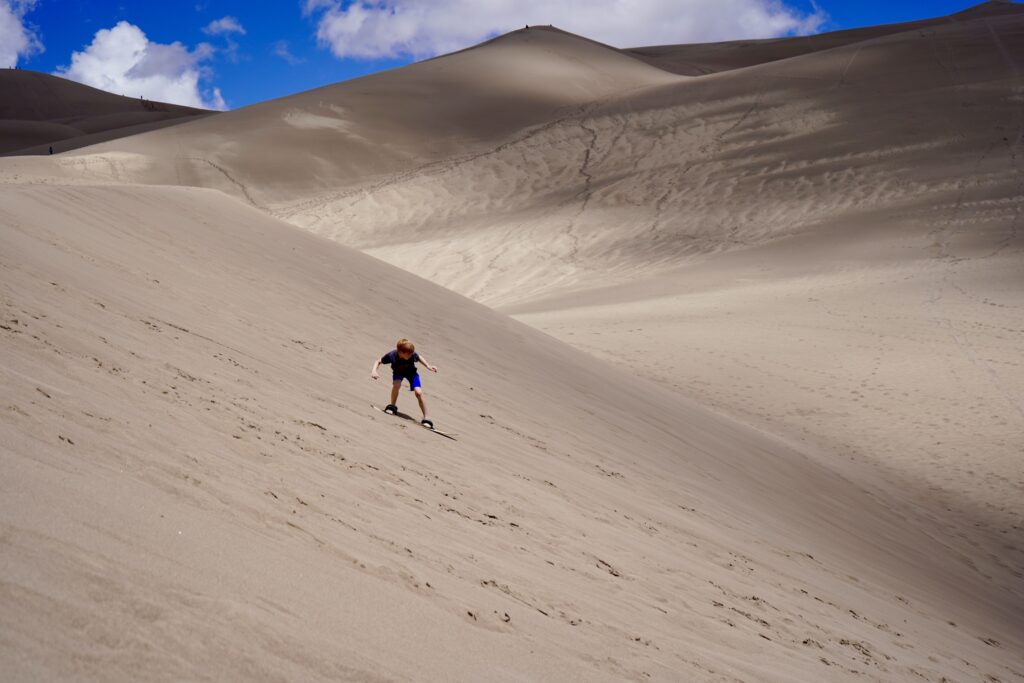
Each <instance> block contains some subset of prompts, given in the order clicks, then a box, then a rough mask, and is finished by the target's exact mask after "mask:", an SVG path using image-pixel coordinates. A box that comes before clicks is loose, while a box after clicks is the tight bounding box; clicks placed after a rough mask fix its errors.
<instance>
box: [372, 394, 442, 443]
mask: <svg viewBox="0 0 1024 683" xmlns="http://www.w3.org/2000/svg"><path fill="white" fill-rule="evenodd" d="M370 407H371V408H373V409H374V410H379V411H380V412H382V413H384V409H383V408H378V407H377V406H375V405H374V404H372V403H371V404H370ZM384 414H385V415H388V414H389V413H384ZM395 417H400V418H402V419H403V420H409V421H410V422H415V423H416V424H418V425H419V426H420V427H423V428H424V429H426V430H427V431H430V432H433V433H435V434H437V435H439V436H443V437H445V438H446V439H451V440H452V441H458V439H456V438H455V437H454V436H452V435H451V434H447V433H445V432H442V431H439V430H437V429H434V428H433V427H428V426H427V425H425V424H421V423H420V421H419V420H417V419H416V418H415V417H413V416H412V415H406V414H405V413H403V412H402V411H398V412H397V413H395Z"/></svg>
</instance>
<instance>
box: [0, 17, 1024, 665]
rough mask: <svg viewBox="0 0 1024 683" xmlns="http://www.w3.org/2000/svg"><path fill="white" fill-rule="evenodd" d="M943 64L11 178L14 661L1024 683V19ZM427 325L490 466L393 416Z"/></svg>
mask: <svg viewBox="0 0 1024 683" xmlns="http://www.w3.org/2000/svg"><path fill="white" fill-rule="evenodd" d="M903 28H905V27H903ZM900 29H901V27H883V28H878V29H875V30H869V31H864V32H861V33H851V32H846V33H845V34H844V35H840V34H833V35H830V36H822V37H816V38H814V39H812V41H811V43H813V44H814V46H815V47H814V49H813V50H812V51H809V52H806V53H803V54H797V53H799V52H801V51H802V49H803V48H799V49H796V48H794V46H798V45H799V44H800V43H799V41H791V42H786V41H780V42H778V43H771V44H769V43H757V44H755V45H753V46H751V48H749V49H748V48H744V47H742V46H741V45H739V44H732V45H722V46H717V47H715V46H696V47H693V48H692V49H691V50H689V51H687V49H686V48H681V47H680V48H679V49H678V50H677V49H675V48H673V49H672V50H662V51H661V56H662V57H663V58H665V59H674V60H678V63H680V64H682V63H683V62H686V61H687V60H689V61H695V60H696V59H697V58H696V57H695V56H694V55H698V56H699V58H700V60H703V61H700V64H701V65H702V68H704V67H708V69H709V70H715V71H720V72H719V73H712V74H708V75H702V76H699V77H687V76H683V75H679V74H676V73H670V72H668V71H666V70H664V69H659V68H655V67H654V66H652V65H651V64H649V63H646V62H644V61H642V60H640V59H637V58H636V57H635V56H634V55H630V54H628V53H627V52H625V51H620V50H615V49H613V48H610V47H608V46H604V45H601V44H599V43H594V42H592V41H589V40H586V39H584V38H581V37H578V36H573V35H571V34H566V33H564V32H561V31H558V30H556V29H551V28H546V27H540V28H531V29H529V30H524V31H517V32H514V33H512V34H509V35H507V36H503V37H501V38H498V39H496V40H494V41H490V42H488V43H485V44H483V45H481V46H478V47H476V48H473V49H470V50H466V51H462V52H459V53H455V54H453V55H448V56H444V57H441V58H437V59H434V60H430V61H427V62H422V63H419V64H416V65H413V66H411V67H407V68H405V69H399V70H395V71H391V72H386V73H381V74H377V75H374V76H371V77H367V78H363V79H358V80H355V81H351V82H348V83H343V84H339V85H336V86H329V87H327V88H321V89H319V90H315V91H310V92H308V93H302V94H299V95H296V96H292V97H288V98H282V99H280V100H276V101H272V102H267V103H263V104H260V105H256V106H254V107H248V108H246V109H242V110H238V111H234V112H227V113H223V114H218V115H216V116H210V117H207V118H203V119H200V120H195V121H191V122H187V123H182V124H180V125H176V126H174V127H171V128H166V129H163V130H159V131H153V132H148V133H145V134H142V135H136V136H133V137H130V138H123V139H118V140H111V141H107V142H104V143H102V144H99V145H94V146H92V147H89V148H87V149H81V150H78V151H77V152H74V153H70V154H62V155H60V156H59V157H54V158H11V159H5V160H3V162H2V163H0V180H2V183H3V184H2V185H0V195H2V197H0V241H2V244H0V273H2V275H0V335H3V336H4V352H3V355H2V363H0V372H2V373H3V375H4V385H5V386H6V387H8V391H7V393H6V395H5V397H4V400H5V406H4V408H5V410H4V412H3V413H2V415H3V418H2V419H0V443H3V444H4V446H3V450H2V451H0V452H2V456H3V462H4V468H5V473H6V476H5V477H4V478H3V479H2V480H0V486H2V487H3V493H2V495H0V501H2V502H0V522H2V527H0V539H2V540H0V544H2V545H0V547H2V548H3V550H2V552H0V563H2V564H0V568H2V572H0V577H2V578H0V581H2V583H0V586H2V593H0V595H2V596H3V597H2V598H0V601H2V606H3V608H4V609H3V610H0V614H3V616H2V617H0V619H2V622H0V623H2V624H3V625H2V627H0V633H2V634H3V637H2V638H0V662H2V663H3V667H4V669H5V670H8V671H12V672H13V678H14V679H16V680H36V679H40V678H60V679H83V680H95V679H103V680H138V679H140V678H142V679H154V678H155V679H168V680H170V679H181V678H187V679H191V678H203V677H207V678H211V679H225V678H232V677H239V676H241V677H243V678H246V679H268V680H269V679H275V680H278V679H281V678H284V679H288V680H337V679H351V680H467V681H468V680H506V679H507V680H523V679H527V680H587V681H592V680H609V681H611V680H615V681H619V680H665V681H678V680H742V681H762V680H787V681H788V680H802V681H819V680H850V681H854V680H857V681H861V680H875V681H892V680H920V679H925V680H932V681H940V680H942V679H943V678H945V679H946V680H1004V681H1005V680H1014V679H1018V678H1024V661H1022V657H1021V655H1020V653H1021V652H1024V628H1022V627H1024V622H1022V617H1021V615H1022V614H1024V592H1022V583H1021V579H1022V570H1021V568H1022V566H1024V561H1022V560H1024V557H1022V548H1024V546H1022V545H1021V528H1022V526H1021V524H1022V523H1021V515H1022V514H1024V508H1022V506H1021V500H1024V498H1022V497H1021V495H1020V494H1021V492H1024V481H1022V475H1021V468H1020V459H1019V458H1020V453H1021V450H1022V448H1024V442H1022V441H1021V436H1020V435H1021V434H1024V370H1022V368H1024V366H1022V365H1021V362H1020V358H1021V357H1022V352H1024V348H1022V346H1024V343H1022V342H1021V339H1024V337H1022V335H1021V334H1020V333H1021V332H1022V331H1024V314H1022V312H1021V305H1020V301H1019V299H1020V297H1019V292H1020V285H1021V281H1020V277H1021V272H1022V271H1021V268H1020V262H1021V249H1022V247H1024V243H1022V237H1021V232H1020V229H1019V228H1020V221H1021V220H1022V219H1021V215H1022V213H1024V199H1022V197H1024V173H1022V168H1021V165H1020V163H1021V157H1020V154H1021V152H1022V150H1024V147H1022V144H1021V143H1022V140H1024V82H1022V78H1021V71H1020V69H1021V67H1022V65H1024V11H1022V10H1021V8H1020V7H1019V6H1014V5H1007V4H1006V3H986V4H984V5H982V6H979V7H978V8H975V9H974V10H972V11H969V12H966V13H961V14H959V15H953V16H952V17H949V18H948V19H945V20H942V21H933V22H919V23H915V24H914V25H913V26H912V28H910V29H909V30H900ZM677 47H678V46H677ZM791 49H793V51H792V52H789V50H791ZM749 50H753V52H750V51H749ZM741 53H743V54H744V55H745V56H742V57H741V56H740V55H741ZM749 54H755V55H759V56H757V57H756V59H755V62H756V63H748V62H746V61H744V60H745V59H747V58H748V57H747V56H746V55H749ZM715 60H717V61H715ZM708 65H712V66H714V69H710V67H709V66H708ZM676 70H680V69H676ZM173 186H184V187H173ZM189 186H199V188H200V189H197V188H196V187H189ZM213 190H219V192H217V191H213ZM282 219H283V220H282ZM284 221H287V222H284ZM295 226H300V227H302V228H304V229H305V230H296V229H295ZM309 233H316V234H309ZM325 237H326V238H329V239H324V238H325ZM338 242H341V243H344V244H345V245H348V246H350V247H356V248H358V249H359V250H362V251H363V252H367V253H368V254H369V255H372V256H374V257H378V258H379V259H382V260H384V261H388V262H390V263H391V264H392V265H387V264H384V263H381V262H380V261H379V260H376V259H374V258H371V257H370V256H368V255H367V254H363V253H359V252H358V251H355V250H352V249H350V248H347V247H344V246H341V245H339V244H337V243H338ZM394 266H398V267H399V268H396V267H394ZM403 271H405V272H403ZM417 275H418V276H423V277H426V278H427V279H429V280H432V281H433V283H434V284H431V283H429V282H426V281H424V280H422V279H419V278H418V277H417ZM439 285H441V286H443V287H446V288H449V289H443V288H442V287H441V286H439ZM450 290H454V292H453V291H450ZM456 292H457V293H456ZM459 294H464V295H467V296H469V297H472V298H473V299H476V300H477V302H479V303H475V302H473V301H471V300H469V299H465V298H463V297H462V296H460V295H459ZM483 304H486V305H487V306H490V307H493V308H497V309H499V310H500V311H503V312H505V313H511V314H513V315H515V316H516V317H517V318H519V319H521V320H522V321H524V322H527V323H529V325H530V326H527V325H524V324H522V323H521V322H517V321H516V320H513V319H511V318H509V317H507V316H506V315H503V314H502V313H499V312H496V311H495V310H493V308H488V307H486V306H485V305H483ZM534 328H540V329H541V330H543V331H546V332H548V333H550V334H551V335H554V336H555V337H558V338H561V339H562V340H563V341H558V340H556V339H552V338H551V337H550V336H548V335H546V334H543V333H542V332H539V331H537V330H536V329H534ZM399 334H410V335H412V336H414V337H415V338H416V340H417V342H418V343H419V344H420V345H421V348H422V350H423V351H424V353H425V354H426V355H428V357H430V359H431V360H432V361H433V362H435V363H437V364H438V365H439V366H441V370H442V372H441V373H440V374H438V375H436V376H434V375H430V376H428V377H427V378H426V382H427V386H428V390H429V400H430V401H431V405H432V409H433V411H434V417H435V419H436V420H437V421H438V424H439V426H440V427H442V428H445V429H448V430H451V431H453V432H456V433H457V438H458V439H459V441H457V442H454V443H453V442H449V441H447V440H443V439H441V438H439V437H437V436H436V435H432V434H429V433H427V432H426V431H424V430H422V429H420V428H418V427H416V426H415V425H408V424H406V423H404V422H400V421H397V420H393V419H391V418H387V417H385V416H383V415H381V414H380V413H379V412H375V411H373V410H372V409H371V408H370V407H369V405H368V404H369V403H370V402H371V401H381V400H382V399H383V397H384V391H385V390H384V387H382V386H380V385H375V384H372V383H371V382H370V380H369V379H368V378H367V374H368V371H369V364H370V363H371V362H372V360H373V358H374V357H376V356H379V354H380V353H381V352H383V351H384V350H385V349H386V348H387V345H388V344H390V343H391V342H392V341H393V338H394V337H396V336H398V335H399ZM563 342H568V344H566V343H563ZM694 399H696V400H694ZM402 402H403V407H406V408H409V409H411V408H412V405H410V404H411V403H412V402H411V401H410V399H409V398H408V397H403V399H402Z"/></svg>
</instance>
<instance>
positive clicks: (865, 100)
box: [19, 2, 1024, 531]
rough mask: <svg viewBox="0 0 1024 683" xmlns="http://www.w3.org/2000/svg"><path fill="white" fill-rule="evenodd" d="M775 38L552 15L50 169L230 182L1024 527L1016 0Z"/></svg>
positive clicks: (1023, 61) (347, 238)
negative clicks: (652, 63) (631, 35)
mask: <svg viewBox="0 0 1024 683" xmlns="http://www.w3.org/2000/svg"><path fill="white" fill-rule="evenodd" d="M808 41H810V42H808ZM771 45H772V50H769V51H768V52H763V51H762V52H763V54H761V56H760V57H758V58H757V59H755V60H754V61H755V62H762V61H763V62H764V63H757V64H754V65H753V66H748V67H746V68H738V66H737V65H736V64H733V67H735V68H730V69H729V70H727V71H724V72H721V73H715V74H710V75H706V76H702V77H699V78H687V77H684V76H675V75H672V74H668V73H666V72H663V71H660V70H657V69H654V68H651V67H649V66H647V65H646V64H644V63H642V62H640V61H638V60H636V59H634V58H633V57H631V56H628V53H626V52H622V51H617V50H614V49H612V48H609V47H607V46H602V45H600V44H597V43H593V42H591V41H587V40H585V39H582V38H579V37H576V36H572V35H569V34H566V33H563V32H560V31H557V30H553V29H548V28H546V27H540V28H532V29H530V30H528V31H518V32H515V33H513V34H509V35H508V36H504V37H502V38H500V39H497V40H495V41H491V42H489V43H486V44H484V45H482V46H479V47H477V48H474V49H471V50H467V51H463V52H461V53H457V54H455V55H451V56H446V57H442V58H438V59H435V60H431V61H429V62H425V63H421V64H417V65H414V66H413V67H409V68H407V69H401V70H397V71H393V72H388V73H384V74H378V75H376V76H373V77H369V78H364V79H359V80H356V81H351V82H348V83H344V84H340V85H337V86H331V87H328V88H323V89H320V90H316V91H311V92H310V93H303V94H301V95H297V96H294V97H290V98H284V99H281V100H277V101H274V102H270V103H266V104H263V105H259V106H256V107H251V108H248V109H245V110H240V111H237V112H230V113H227V114H223V115H219V116H217V117H214V118H209V119H205V120H202V121H197V122H195V123H191V124H187V125H184V126H177V127H175V128H172V129H168V130H164V131H159V132H156V133H151V134H147V135H142V136H136V137H134V138H130V139H125V140H119V141H115V142H111V143H107V144H106V145H100V146H97V147H93V148H89V150H87V151H86V150H83V152H82V153H81V154H79V155H77V156H70V157H67V158H64V159H62V160H61V161H60V163H61V164H62V166H61V170H60V171H59V172H61V173H65V174H70V175H71V176H73V177H75V178H81V177H83V175H84V176H85V177H90V178H93V179H95V180H96V181H104V182H107V181H111V180H114V179H116V178H131V179H134V180H139V181H144V182H153V183H183V184H198V185H204V186H208V187H215V188H218V189H222V190H224V191H226V192H228V193H231V194H234V195H235V196H238V197H239V198H241V199H243V200H245V201H248V202H250V203H252V204H254V205H256V206H259V207H260V208H262V209H263V210H265V211H267V212H269V213H272V214H274V215H277V216H279V217H282V218H285V219H286V220H288V221H290V222H292V223H294V224H297V225H300V226H303V227H306V228H308V229H310V230H312V231H314V232H316V233H318V234H321V235H325V236H328V237H331V238H334V239H337V240H340V241H342V242H344V243H345V244H348V245H351V246H355V247H357V248H360V249H363V250H364V251H367V252H368V253H370V254H373V255H375V256H377V257H379V258H382V259H384V260H387V261H389V262H391V263H393V264H395V265H398V266H400V267H402V268H404V269H406V270H409V271H411V272H414V273H417V274H419V275H422V276H424V277H427V278H429V279H431V280H433V281H435V282H437V283H439V284H442V285H444V286H446V287H450V288H452V289H454V290H456V291H459V292H461V293H464V294H466V295H468V296H471V297H473V298H474V299H476V300H478V301H481V302H484V303H486V304H489V305H492V306H500V307H504V310H506V311H509V312H513V313H516V314H518V315H520V316H521V319H522V320H524V321H527V322H530V323H531V324H534V325H536V326H540V327H542V329H545V330H547V331H549V332H551V333H552V334H556V335H558V336H560V337H561V338H562V339H565V340H567V341H570V342H572V343H573V344H576V345H577V346H579V347H581V348H585V349H587V350H588V351H591V352H594V353H599V354H602V356H603V357H604V358H609V359H615V360H616V361H619V362H621V363H623V364H625V365H626V366H627V367H630V368H632V369H634V370H635V371H637V372H640V373H642V374H645V375H647V376H650V377H652V378H654V379H656V380H658V381H662V382H663V383H665V384H667V385H669V386H672V387H674V388H676V389H677V390H679V391H682V392H684V393H687V394H688V395H690V396H694V397H699V398H700V399H701V400H702V401H704V402H706V403H710V404H712V405H715V406H717V407H719V408H720V409H722V410H724V411H725V412H728V413H731V414H734V415H740V416H743V417H744V419H751V420H754V421H756V422H758V423H759V424H761V425H762V426H765V427H766V428H768V429H770V430H772V431H776V432H780V433H785V434H788V435H790V436H791V437H792V438H794V439H814V440H816V441H817V443H818V444H819V445H823V446H826V447H828V448H832V449H835V450H837V451H838V452H841V453H844V454H845V455H846V456H847V457H852V458H857V459H865V460H868V461H873V462H876V463H878V464H882V465H884V466H885V467H890V468H893V469H894V471H897V472H904V473H908V474H911V475H912V476H914V477H916V478H922V479H923V480H924V481H927V482H928V483H929V485H931V486H933V487H934V488H935V490H936V492H937V493H939V494H942V493H943V492H945V493H949V494H954V495H955V496H962V495H966V496H967V497H968V498H969V499H971V500H972V501H973V502H974V503H975V504H978V505H982V506H986V507H988V509H989V511H990V512H992V513H993V514H995V515H996V516H997V518H998V519H999V520H1000V522H999V523H1000V524H1002V525H1003V527H1004V528H1006V529H1007V530H1008V531H1010V530H1014V529H1015V528H1020V526H1021V524H1022V519H1021V516H1022V514H1024V507H1022V504H1021V501H1024V495H1022V493H1024V476H1022V474H1021V467H1020V453H1021V451H1022V450H1024V441H1022V439H1021V437H1020V434H1022V433H1024V365H1022V364H1021V363H1020V360H1019V359H1020V358H1021V357H1022V355H1024V343H1022V342H1021V336H1020V331H1021V330H1022V329H1024V312H1022V309H1021V304H1020V302H1019V299H1020V296H1019V293H1020V288H1021V280H1020V273H1021V246H1022V239H1024V238H1022V234H1024V233H1022V232H1021V230H1020V226H1021V221H1022V220H1024V219H1022V214H1024V203H1022V199H1021V197H1022V195H1024V169H1022V166H1021V163H1022V161H1021V152H1022V150H1024V146H1022V144H1021V141H1022V137H1024V78H1022V71H1021V69H1022V68H1024V67H1022V65H1024V9H1022V8H1021V6H1020V5H1016V4H1010V3H1003V2H991V3H985V4H983V5H980V6H978V7H976V8H973V9H971V10H968V11H965V12H961V13H959V14H956V15H952V16H950V17H945V18H942V19H940V20H928V21H923V22H916V23H913V24H908V25H896V26H890V27H879V28H875V29H860V30H857V31H852V32H841V33H839V34H830V35H826V36H822V37H817V38H814V39H804V38H798V39H789V40H788V41H774V42H772V43H771ZM808 45H813V46H814V50H812V51H811V52H808V53H802V52H803V51H804V50H805V48H807V46H808ZM701 49H704V48H701ZM750 49H751V48H749V47H745V46H744V45H743V44H727V45H725V46H722V47H721V48H720V49H719V50H718V52H717V53H716V54H718V55H719V57H722V58H723V59H724V55H728V54H732V55H734V57H735V60H739V63H740V64H742V63H743V62H742V60H743V59H748V60H749V57H742V59H741V56H742V55H747V54H748V52H749V50H750ZM757 49H760V48H757ZM789 54H794V55H795V56H792V57H789V58H781V59H780V57H785V56H786V55H789ZM730 59H733V58H730ZM735 60H734V61H735ZM510 74H519V75H520V76H521V77H520V78H510ZM569 84H577V85H576V86H575V87H569ZM511 102H516V103H517V104H516V106H511V105H510V103H511ZM19 172H20V173H26V172H28V173H34V172H36V171H29V170H27V169H26V168H21V169H20V170H19ZM38 172H39V173H42V174H43V175H46V174H52V173H54V172H55V171H53V170H52V169H51V167H47V168H46V169H43V170H42V171H38ZM610 287H621V288H622V289H621V291H618V290H615V289H610ZM590 291H593V293H592V294H587V292H590ZM604 303H607V304H608V306H603V305H602V304H604ZM641 303H643V304H644V305H643V306H640V305H639V304H641ZM584 305H585V307H584ZM570 319H571V320H572V321H573V322H572V323H571V324H566V323H565V321H568V320H570ZM809 331H813V334H811V333H810V332H809ZM826 337H827V338H828V339H829V340H830V341H828V342H827V343H826V342H824V339H825V338H826ZM815 345H816V346H815ZM652 354H653V355H658V356H663V355H668V356H669V358H668V359H667V360H665V361H661V362H658V363H656V364H654V365H651V364H650V363H649V358H650V357H651V356H652Z"/></svg>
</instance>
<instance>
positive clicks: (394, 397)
mask: <svg viewBox="0 0 1024 683" xmlns="http://www.w3.org/2000/svg"><path fill="white" fill-rule="evenodd" d="M401 388H402V380H397V381H395V382H392V383H391V405H393V406H397V405H398V392H399V390H401Z"/></svg>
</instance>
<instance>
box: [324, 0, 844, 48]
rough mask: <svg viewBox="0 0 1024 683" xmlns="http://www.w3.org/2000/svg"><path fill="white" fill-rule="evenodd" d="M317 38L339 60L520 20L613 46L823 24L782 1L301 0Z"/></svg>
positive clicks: (489, 31) (489, 33)
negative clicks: (315, 20)
mask: <svg viewBox="0 0 1024 683" xmlns="http://www.w3.org/2000/svg"><path fill="white" fill-rule="evenodd" d="M305 11H306V13H307V14H315V15H319V20H318V23H317V39H318V40H319V41H320V43H321V44H323V45H326V46H328V47H329V48H330V49H331V52H332V53H334V54H335V55H336V56H337V57H339V58H345V57H357V58H367V59H372V58H381V57H396V56H398V55H412V56H415V57H429V56H433V55H437V54H442V53H445V52H451V51H453V50H458V49H461V48H464V47H467V46H469V45H472V44H474V43H477V42H479V41H481V40H485V39H487V38H489V37H493V36H495V35H499V34H501V33H505V32H507V31H510V30H513V29H516V28H521V27H522V26H523V25H524V24H554V25H555V26H558V27H559V28H562V29H565V30H567V31H571V32H573V33H579V34H581V35H585V36H587V37H588V38H593V39H595V40H600V41H602V42H605V43H608V44H610V45H614V46H616V47H629V46H636V45H657V44H670V43H687V42H705V41H716V40H728V39H737V38H768V37H773V36H782V35H792V34H801V33H811V32H813V31H815V30H817V29H818V28H819V27H820V26H821V24H822V22H823V21H824V18H825V17H824V15H823V14H822V13H820V12H815V13H814V14H806V13H803V12H800V11H798V10H796V9H793V8H791V7H789V6H787V5H786V4H784V3H783V2H781V1H780V0H586V1H585V0H571V1H569V2H564V3H557V4H555V3H551V2H548V1H547V0H484V1H477V0H434V1H431V2H426V1H425V0H357V1H356V2H352V3H341V2H339V1H338V0H306V4H305Z"/></svg>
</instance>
